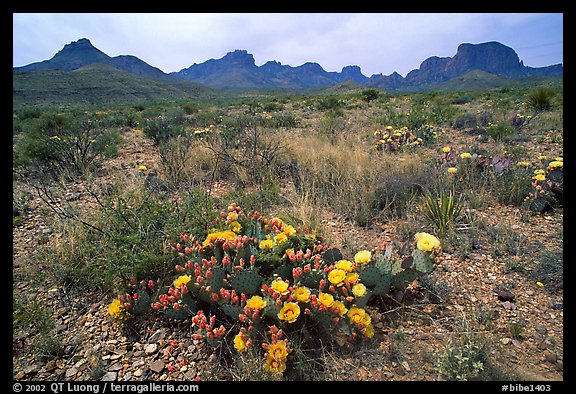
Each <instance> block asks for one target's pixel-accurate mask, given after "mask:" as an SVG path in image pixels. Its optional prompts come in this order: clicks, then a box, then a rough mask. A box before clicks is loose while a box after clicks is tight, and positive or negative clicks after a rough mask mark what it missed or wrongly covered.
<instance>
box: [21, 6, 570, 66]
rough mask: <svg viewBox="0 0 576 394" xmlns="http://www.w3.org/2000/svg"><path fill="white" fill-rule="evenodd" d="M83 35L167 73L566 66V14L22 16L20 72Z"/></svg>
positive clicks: (108, 50)
mask: <svg viewBox="0 0 576 394" xmlns="http://www.w3.org/2000/svg"><path fill="white" fill-rule="evenodd" d="M80 38H88V39H89V40H90V41H91V42H92V45H94V46H95V47H96V48H98V49H100V50H101V51H102V52H104V53H106V54H107V55H109V56H117V55H134V56H137V57H138V58H140V59H142V60H143V61H145V62H146V63H148V64H150V65H152V66H154V67H158V68H160V69H161V70H162V71H164V72H166V73H169V72H173V71H180V70H181V69H183V68H187V67H189V66H191V65H192V64H194V63H202V62H204V61H206V60H209V59H219V58H221V57H223V56H225V55H226V53H228V52H231V51H234V50H236V49H245V50H247V51H248V53H251V54H252V55H253V56H254V59H255V61H256V65H258V66H261V65H262V64H264V63H266V62H267V61H269V60H276V61H279V62H280V63H282V64H286V65H290V66H293V67H295V66H299V65H302V64H304V63H306V62H316V63H319V64H320V65H321V66H322V67H323V68H324V70H326V71H341V70H342V67H344V66H349V65H358V66H360V67H361V69H362V73H363V74H364V75H366V76H368V77H369V76H371V75H373V74H383V75H389V74H391V73H393V72H394V71H396V72H398V73H399V74H401V75H402V76H406V74H407V73H408V72H410V71H411V70H413V69H416V68H418V67H419V66H420V63H422V61H423V60H425V59H427V58H428V57H430V56H440V57H448V56H449V57H452V56H454V55H455V54H456V50H457V48H458V45H459V44H461V43H465V42H466V43H472V44H479V43H482V42H488V41H498V42H500V43H502V44H504V45H506V46H509V47H511V48H513V49H514V50H515V51H516V53H517V54H518V56H519V57H520V60H523V61H524V65H526V66H531V67H542V66H548V65H551V64H557V63H563V14H561V13H555V14H551V13H482V14H478V13H476V14H474V13H449V14H446V13H445V14H439V13H408V14H403V13H391V14H386V13H271V14H268V13H216V14H209V13H198V14H184V13H180V14H169V13H162V14H146V13H136V14H122V13H99V14H92V13H81V14H75V13H42V14H34V13H15V14H13V66H14V67H18V66H24V65H26V64H30V63H34V62H39V61H42V60H47V59H50V58H51V57H52V56H54V55H55V54H56V52H58V51H59V50H61V49H62V48H63V47H64V45H65V44H68V43H70V42H72V41H76V40H78V39H80Z"/></svg>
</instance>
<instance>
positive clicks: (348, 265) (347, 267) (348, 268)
mask: <svg viewBox="0 0 576 394" xmlns="http://www.w3.org/2000/svg"><path fill="white" fill-rule="evenodd" d="M336 268H338V269H340V270H342V271H345V272H352V269H354V264H352V262H351V261H348V260H339V261H337V262H336Z"/></svg>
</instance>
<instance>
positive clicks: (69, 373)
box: [66, 367, 78, 378]
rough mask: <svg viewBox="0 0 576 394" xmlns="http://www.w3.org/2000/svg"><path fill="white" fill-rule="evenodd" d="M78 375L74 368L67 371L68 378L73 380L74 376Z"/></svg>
mask: <svg viewBox="0 0 576 394" xmlns="http://www.w3.org/2000/svg"><path fill="white" fill-rule="evenodd" d="M77 373H78V369H76V368H74V367H72V368H70V369H68V370H66V377H67V378H71V377H72V376H74V375H76V374H77Z"/></svg>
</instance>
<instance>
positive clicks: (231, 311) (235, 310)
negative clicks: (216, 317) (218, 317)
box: [219, 302, 244, 320]
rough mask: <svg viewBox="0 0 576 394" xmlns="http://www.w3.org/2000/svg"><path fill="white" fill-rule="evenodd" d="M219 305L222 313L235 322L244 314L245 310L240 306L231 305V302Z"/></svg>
mask: <svg viewBox="0 0 576 394" xmlns="http://www.w3.org/2000/svg"><path fill="white" fill-rule="evenodd" d="M219 305H220V308H222V312H224V313H225V314H226V316H228V317H229V318H231V319H234V320H239V319H240V318H239V316H240V314H242V313H244V309H243V308H242V307H241V306H240V305H236V304H231V303H229V302H221V303H219Z"/></svg>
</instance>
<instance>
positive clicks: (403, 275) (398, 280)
mask: <svg viewBox="0 0 576 394" xmlns="http://www.w3.org/2000/svg"><path fill="white" fill-rule="evenodd" d="M418 276H419V274H418V271H416V270H415V269H407V270H404V271H402V272H399V273H397V274H396V275H394V276H393V277H392V285H394V287H396V288H397V289H405V288H406V286H407V285H408V283H410V282H412V281H413V280H414V279H416V278H418Z"/></svg>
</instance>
